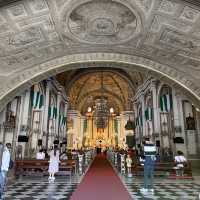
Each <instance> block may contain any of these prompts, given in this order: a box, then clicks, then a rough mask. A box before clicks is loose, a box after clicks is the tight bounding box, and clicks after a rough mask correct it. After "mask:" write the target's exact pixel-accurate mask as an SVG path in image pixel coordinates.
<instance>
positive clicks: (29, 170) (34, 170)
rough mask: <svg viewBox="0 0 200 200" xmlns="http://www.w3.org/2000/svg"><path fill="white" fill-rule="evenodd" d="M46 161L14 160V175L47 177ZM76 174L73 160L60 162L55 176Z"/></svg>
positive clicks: (47, 163)
mask: <svg viewBox="0 0 200 200" xmlns="http://www.w3.org/2000/svg"><path fill="white" fill-rule="evenodd" d="M48 167H49V161H48V160H36V159H32V160H28V159H25V160H16V161H15V175H16V176H20V175H22V176H44V175H48ZM75 172H76V161H75V160H61V162H60V164H59V172H58V173H56V175H70V176H71V175H72V174H73V173H75Z"/></svg>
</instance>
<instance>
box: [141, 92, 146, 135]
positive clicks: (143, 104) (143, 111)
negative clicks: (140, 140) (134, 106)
mask: <svg viewBox="0 0 200 200" xmlns="http://www.w3.org/2000/svg"><path fill="white" fill-rule="evenodd" d="M140 101H141V104H142V135H143V136H145V135H146V132H145V130H146V129H145V117H144V116H145V102H144V93H141V96H140Z"/></svg>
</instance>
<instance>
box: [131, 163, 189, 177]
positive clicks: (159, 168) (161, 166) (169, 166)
mask: <svg viewBox="0 0 200 200" xmlns="http://www.w3.org/2000/svg"><path fill="white" fill-rule="evenodd" d="M174 167H175V165H174V162H156V164H155V170H154V173H155V175H162V176H167V177H169V178H171V177H177V176H176V170H175V169H174ZM143 171H144V166H142V165H141V164H140V163H136V164H135V165H133V167H132V173H133V174H134V175H143ZM183 177H185V178H187V177H188V178H192V169H191V163H190V162H188V163H187V165H186V166H185V167H184V176H183ZM178 178H179V177H178Z"/></svg>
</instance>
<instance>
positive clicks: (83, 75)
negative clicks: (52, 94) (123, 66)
mask: <svg viewBox="0 0 200 200" xmlns="http://www.w3.org/2000/svg"><path fill="white" fill-rule="evenodd" d="M57 80H58V81H59V82H60V83H61V84H62V85H63V86H65V87H66V86H67V87H66V92H67V96H68V97H69V102H70V109H76V110H80V111H81V112H82V113H83V114H84V113H85V112H87V108H88V107H93V106H94V103H95V100H96V99H98V98H102V97H103V98H106V99H107V101H108V106H109V107H110V108H111V107H113V108H114V110H115V112H116V113H117V114H119V113H120V112H122V111H125V110H130V108H131V107H130V106H131V105H132V103H131V100H132V99H133V97H134V94H135V93H134V91H135V89H136V88H137V87H138V86H139V85H141V84H142V83H143V80H144V75H142V74H141V73H139V72H134V73H133V72H131V73H128V72H124V71H122V70H117V69H112V70H111V69H110V70H108V69H105V68H104V69H101V70H100V69H93V70H86V71H85V70H77V71H69V72H65V73H61V74H59V75H57Z"/></svg>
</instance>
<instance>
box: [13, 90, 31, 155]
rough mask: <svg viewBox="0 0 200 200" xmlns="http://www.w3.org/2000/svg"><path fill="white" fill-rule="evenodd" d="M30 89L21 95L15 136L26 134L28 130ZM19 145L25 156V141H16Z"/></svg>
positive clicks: (26, 149) (26, 148)
mask: <svg viewBox="0 0 200 200" xmlns="http://www.w3.org/2000/svg"><path fill="white" fill-rule="evenodd" d="M29 108H30V89H29V90H26V91H25V92H24V93H23V94H22V95H21V105H20V109H19V110H20V112H19V126H18V130H17V136H18V135H27V134H28V132H29V128H30V127H29V126H30V122H29V118H30V110H29ZM18 145H21V146H22V155H20V156H22V157H24V156H25V152H26V151H28V146H27V147H26V143H24V142H17V143H16V146H18Z"/></svg>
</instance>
